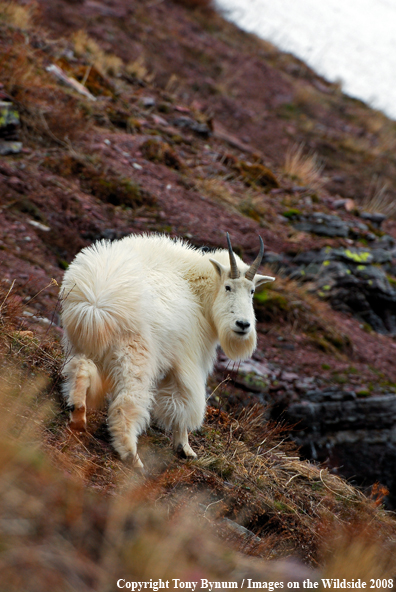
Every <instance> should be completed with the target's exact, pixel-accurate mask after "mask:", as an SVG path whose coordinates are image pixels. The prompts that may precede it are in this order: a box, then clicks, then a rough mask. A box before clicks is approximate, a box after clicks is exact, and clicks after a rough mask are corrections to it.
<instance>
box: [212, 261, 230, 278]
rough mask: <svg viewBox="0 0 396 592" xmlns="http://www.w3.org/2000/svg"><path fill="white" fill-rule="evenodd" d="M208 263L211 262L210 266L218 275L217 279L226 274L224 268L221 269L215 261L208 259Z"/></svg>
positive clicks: (219, 264)
mask: <svg viewBox="0 0 396 592" xmlns="http://www.w3.org/2000/svg"><path fill="white" fill-rule="evenodd" d="M209 261H210V262H211V264H212V265H213V267H214V268H215V270H216V271H217V273H218V274H219V277H220V278H221V277H222V276H224V274H225V273H226V268H225V267H223V266H222V264H221V263H219V262H218V261H216V259H209Z"/></svg>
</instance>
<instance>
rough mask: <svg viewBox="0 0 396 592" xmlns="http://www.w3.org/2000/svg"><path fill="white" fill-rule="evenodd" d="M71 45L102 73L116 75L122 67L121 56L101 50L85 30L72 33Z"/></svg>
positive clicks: (80, 55)
mask: <svg viewBox="0 0 396 592" xmlns="http://www.w3.org/2000/svg"><path fill="white" fill-rule="evenodd" d="M73 45H74V51H75V52H76V54H77V56H79V57H84V58H85V59H86V60H87V62H88V64H91V65H92V66H94V67H95V68H96V69H97V70H98V71H99V72H100V73H101V74H102V75H104V76H106V75H110V76H118V75H119V73H120V72H121V69H122V67H123V61H122V60H121V58H119V57H117V56H115V55H113V54H108V53H106V52H105V51H103V49H102V48H101V47H100V46H99V45H98V44H97V43H96V41H95V40H94V39H92V38H91V37H89V36H88V35H87V33H86V32H85V31H77V32H76V33H74V35H73Z"/></svg>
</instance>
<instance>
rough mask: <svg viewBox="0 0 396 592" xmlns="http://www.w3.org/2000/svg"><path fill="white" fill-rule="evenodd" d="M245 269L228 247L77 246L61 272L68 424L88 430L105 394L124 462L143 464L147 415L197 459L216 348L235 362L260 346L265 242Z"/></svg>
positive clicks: (154, 241) (137, 240) (129, 242)
mask: <svg viewBox="0 0 396 592" xmlns="http://www.w3.org/2000/svg"><path fill="white" fill-rule="evenodd" d="M259 238H260V252H259V254H258V256H257V258H256V260H255V261H254V262H253V263H252V265H250V267H249V266H248V265H246V264H245V263H244V262H243V261H242V260H241V259H240V258H239V257H237V256H236V255H235V254H234V253H233V251H232V247H231V243H230V239H229V236H228V233H227V241H228V251H226V250H223V249H220V250H217V251H214V252H212V253H205V252H203V251H202V250H199V249H196V248H194V247H192V246H191V245H189V244H187V243H184V242H182V241H181V240H171V239H170V238H167V237H166V236H161V235H152V236H137V235H131V236H129V237H126V238H124V239H122V240H119V241H114V242H109V241H104V240H103V241H100V242H97V243H96V244H94V245H91V246H90V247H87V248H85V249H83V250H82V251H81V252H80V253H79V254H78V255H77V257H76V258H75V259H74V261H73V262H72V263H71V265H70V267H69V268H68V270H67V271H66V273H65V277H64V280H63V284H62V298H63V302H62V321H63V327H64V343H63V345H64V350H65V354H66V357H67V361H66V364H65V368H64V374H65V377H66V381H65V383H64V395H65V397H66V399H67V403H68V404H69V406H70V408H71V417H70V427H71V428H72V429H75V430H77V431H78V430H80V431H81V430H85V426H86V406H95V405H96V404H97V403H98V402H99V400H100V399H102V398H103V397H104V395H106V394H107V393H108V394H111V399H110V400H111V402H110V406H109V411H108V428H109V431H110V434H111V437H112V441H113V445H114V447H115V449H116V450H117V452H118V453H119V455H120V457H121V458H122V459H123V460H130V461H132V464H133V465H134V466H138V467H141V466H142V463H141V461H140V459H139V456H138V454H137V438H138V436H139V434H140V433H141V432H142V431H143V430H144V429H145V427H146V425H147V424H148V422H149V419H150V413H151V414H152V415H153V417H154V418H155V420H156V421H157V423H159V424H160V425H161V426H163V427H164V428H166V429H172V430H173V446H174V449H175V450H176V451H177V452H178V453H179V454H181V455H182V456H185V457H195V456H196V454H195V452H193V450H192V448H191V447H190V445H189V443H188V431H189V430H194V429H197V428H199V427H200V425H201V424H202V421H203V418H204V412H205V404H206V400H205V385H206V379H207V376H208V374H209V373H210V372H211V371H212V369H213V364H214V360H215V355H216V347H217V345H218V344H219V343H220V345H221V347H222V348H223V350H224V352H225V354H226V355H227V356H228V357H230V358H231V359H232V360H243V359H245V358H248V357H250V356H251V354H252V352H253V351H254V349H255V347H256V341H257V336H256V328H255V323H256V320H255V316H254V311H253V302H252V301H253V294H254V290H255V288H256V287H258V286H260V285H261V284H263V283H265V282H269V281H273V280H274V278H272V277H269V276H263V275H258V274H257V270H258V267H259V265H260V263H261V260H262V257H263V253H264V245H263V241H262V240H261V237H259Z"/></svg>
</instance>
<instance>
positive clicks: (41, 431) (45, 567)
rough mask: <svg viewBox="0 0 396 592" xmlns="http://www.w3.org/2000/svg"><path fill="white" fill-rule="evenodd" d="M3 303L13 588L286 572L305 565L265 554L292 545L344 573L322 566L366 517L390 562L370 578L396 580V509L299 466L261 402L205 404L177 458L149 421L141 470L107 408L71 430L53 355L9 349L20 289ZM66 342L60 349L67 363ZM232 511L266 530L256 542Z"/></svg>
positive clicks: (4, 460)
mask: <svg viewBox="0 0 396 592" xmlns="http://www.w3.org/2000/svg"><path fill="white" fill-rule="evenodd" d="M0 307H1V308H0V320H1V325H0V334H1V343H3V344H5V347H3V348H2V352H1V354H2V358H1V359H2V364H1V366H2V369H3V370H2V379H1V381H0V451H1V453H0V493H1V497H0V499H1V502H0V525H1V533H2V534H1V535H0V571H1V582H2V586H3V588H4V589H6V590H7V591H8V592H14V591H15V592H17V591H18V592H19V591H20V590H22V589H29V590H31V591H32V592H35V591H36V590H37V592H39V591H40V592H47V590H48V591H49V590H51V592H53V591H54V590H55V591H58V590H59V591H63V590H65V591H66V590H71V589H78V590H80V591H82V592H85V591H91V590H92V591H98V592H106V591H108V590H110V589H113V588H114V586H115V582H116V581H117V579H118V578H120V577H122V578H125V579H126V580H127V581H128V580H129V581H137V580H140V581H149V580H150V578H153V580H158V579H159V578H162V579H164V580H166V579H168V580H172V578H181V579H182V580H183V579H186V580H187V579H189V578H190V577H192V576H191V574H192V573H199V574H200V575H199V578H207V579H209V580H210V581H237V582H239V583H241V581H242V579H243V577H250V578H252V579H254V580H260V581H268V580H274V578H277V580H279V581H286V580H288V579H293V578H294V577H295V576H294V574H295V571H294V570H295V565H294V567H293V568H292V566H291V565H289V564H288V563H287V562H286V563H282V562H275V563H271V564H270V563H268V562H266V561H263V559H269V558H280V557H288V556H290V554H294V555H297V556H300V557H301V558H302V559H303V560H304V561H306V562H309V563H311V564H313V565H316V564H317V562H319V561H321V565H325V564H326V563H327V564H328V566H329V567H328V568H327V571H326V573H329V574H330V575H329V576H328V577H339V576H338V575H337V571H336V570H341V567H340V565H341V566H343V568H345V569H346V566H345V565H344V564H342V563H341V564H340V563H339V562H338V563H335V564H334V561H335V559H329V558H328V557H327V556H326V558H325V559H323V561H322V560H321V559H320V558H321V553H322V554H324V555H323V556H325V552H326V549H328V548H329V546H330V545H331V541H332V540H334V536H335V534H336V533H337V532H339V530H340V529H341V526H344V525H347V524H350V523H353V524H356V525H357V526H356V529H357V530H359V525H362V524H363V525H364V524H368V523H370V524H371V525H372V529H373V535H372V541H371V543H370V544H371V545H372V548H373V549H374V551H373V553H374V552H375V553H380V554H381V556H382V557H383V558H384V557H387V558H388V559H387V562H382V563H381V564H378V566H377V567H376V568H375V569H374V568H373V570H371V571H370V577H371V575H372V574H373V575H372V577H381V578H382V577H389V576H390V575H391V573H390V572H391V569H395V567H396V566H395V565H394V561H393V563H392V562H391V559H389V558H390V557H392V553H393V557H395V548H394V542H393V543H392V542H391V538H392V536H393V537H394V534H395V533H396V525H395V522H394V520H393V519H392V517H391V516H390V515H388V514H387V513H386V512H383V511H382V510H381V509H380V508H379V507H378V504H376V503H375V502H374V501H370V500H368V499H367V498H366V497H365V496H364V495H363V494H361V493H359V492H358V491H357V490H356V489H354V488H353V487H351V486H350V485H348V484H347V483H346V482H345V481H343V480H342V479H340V478H339V477H336V476H334V475H331V474H330V473H329V472H328V471H327V470H325V469H321V468H320V467H317V466H315V465H313V464H310V463H308V462H302V461H300V460H299V458H298V455H297V453H296V451H295V449H294V448H293V445H291V444H290V443H288V442H287V434H286V432H285V430H284V429H283V428H282V426H279V425H277V424H274V423H273V424H269V423H267V422H265V421H264V419H263V411H262V409H261V408H260V407H254V408H252V409H249V410H244V411H243V413H241V414H239V415H238V416H236V417H232V416H230V415H228V414H226V413H224V412H221V411H219V410H216V409H213V408H209V409H208V413H207V417H206V420H205V423H204V426H203V428H202V430H201V431H200V432H199V433H195V434H193V435H192V437H191V440H192V445H193V447H194V448H195V449H196V450H197V452H198V454H199V457H198V459H197V460H196V461H182V460H180V459H178V458H176V457H175V456H174V454H173V453H172V451H171V447H170V438H169V436H168V434H166V433H164V432H162V431H160V430H157V429H156V428H151V429H149V430H148V433H147V434H146V435H144V436H142V437H141V438H140V449H141V451H142V456H143V458H144V461H145V465H146V467H147V471H148V472H147V475H146V477H145V478H143V477H141V476H140V477H139V476H137V475H135V474H134V473H133V472H132V471H131V469H129V468H128V466H126V465H125V464H123V463H122V462H121V461H120V460H119V459H118V458H117V456H116V455H115V453H114V451H113V450H112V448H111V446H110V443H109V441H108V436H107V432H106V428H105V412H99V411H96V412H92V413H91V414H90V417H89V432H88V433H86V434H82V435H78V436H76V435H74V434H73V433H72V432H70V430H69V429H68V428H67V425H66V417H65V413H64V412H59V409H57V406H56V405H55V404H54V401H53V400H52V399H53V394H50V393H51V392H53V388H51V385H49V386H48V378H45V376H48V375H49V374H51V372H49V371H48V370H49V369H48V365H47V360H46V358H45V357H43V356H41V357H38V358H37V357H36V358H32V357H29V355H25V353H26V352H25V351H24V350H23V349H20V350H18V351H17V354H16V351H15V350H14V349H12V347H11V345H12V343H13V341H12V340H13V339H15V335H14V334H15V329H16V327H17V323H18V317H19V314H20V310H21V308H20V307H21V305H20V300H19V301H18V299H17V297H16V295H15V294H14V292H13V289H12V290H10V287H8V288H7V289H6V290H4V291H3V294H2V296H1V298H0ZM22 337H23V336H21V335H17V336H16V338H17V340H18V341H19V343H23V340H22V342H21V341H20V340H21V339H22ZM30 340H31V345H32V343H33V345H32V347H33V348H35V350H36V351H42V350H43V349H44V343H43V342H42V341H40V340H39V339H38V338H37V337H34V336H33V337H30ZM39 348H41V350H39ZM58 351H59V346H57V345H56V344H53V346H52V349H51V350H50V353H51V355H52V358H53V360H54V361H55V362H54V363H55V366H57V368H58V371H59V370H60V367H61V360H60V358H59V357H58V358H57V352H58ZM11 360H12V362H13V363H11ZM16 363H17V366H16V365H15V364H16ZM19 364H21V366H19ZM42 376H44V378H42ZM225 518H227V519H231V520H232V521H236V522H237V523H239V524H243V525H244V526H245V527H247V528H249V529H250V530H251V531H252V532H253V533H254V535H255V537H256V538H255V537H253V538H252V537H251V538H250V539H248V540H247V539H246V538H245V536H244V535H243V534H241V533H239V532H238V531H237V530H235V523H233V522H231V523H230V522H227V521H225V520H224V519H225ZM233 524H234V526H233ZM216 533H217V535H216ZM336 541H337V544H338V543H339V541H338V539H336ZM360 541H361V539H360V538H359V539H358V540H357V541H356V540H355V539H353V540H352V543H351V545H352V547H353V545H355V547H354V548H356V552H355V555H354V569H356V573H358V574H359V573H363V574H364V575H366V574H367V573H368V572H367V570H366V571H364V570H365V566H363V565H360V562H361V561H363V560H366V557H367V554H366V551H365V548H363V549H362V548H361V542H360ZM340 544H341V543H340ZM232 549H234V550H232ZM235 551H239V552H241V551H242V552H243V553H244V554H245V556H242V555H241V554H240V553H236V552H235ZM248 555H255V556H257V557H260V558H261V561H258V560H256V559H253V558H251V557H248ZM341 556H342V555H340V557H341ZM338 561H341V559H340V558H339V559H338ZM332 562H333V563H332ZM333 564H334V565H335V567H334V566H333ZM356 566H357V567H356ZM374 567H375V566H374ZM299 569H305V568H304V567H303V565H302V564H301V565H300V567H299ZM360 569H361V570H362V571H361V572H360V571H359V570H360ZM291 571H292V574H291ZM340 573H341V571H340ZM354 573H355V572H354ZM189 574H190V575H189ZM246 574H248V576H247V575H246ZM199 578H198V577H197V578H194V579H199Z"/></svg>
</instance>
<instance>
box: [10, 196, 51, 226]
mask: <svg viewBox="0 0 396 592" xmlns="http://www.w3.org/2000/svg"><path fill="white" fill-rule="evenodd" d="M12 209H14V210H18V211H19V212H23V213H24V214H29V216H31V217H32V218H34V219H35V220H37V221H39V222H43V223H46V222H47V219H46V217H45V216H44V214H43V213H42V212H41V210H40V209H39V208H38V207H37V206H36V204H35V203H33V202H32V201H31V200H30V199H29V198H27V197H25V196H21V197H20V198H19V199H18V200H17V201H16V202H15V203H14V204H13V205H12Z"/></svg>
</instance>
